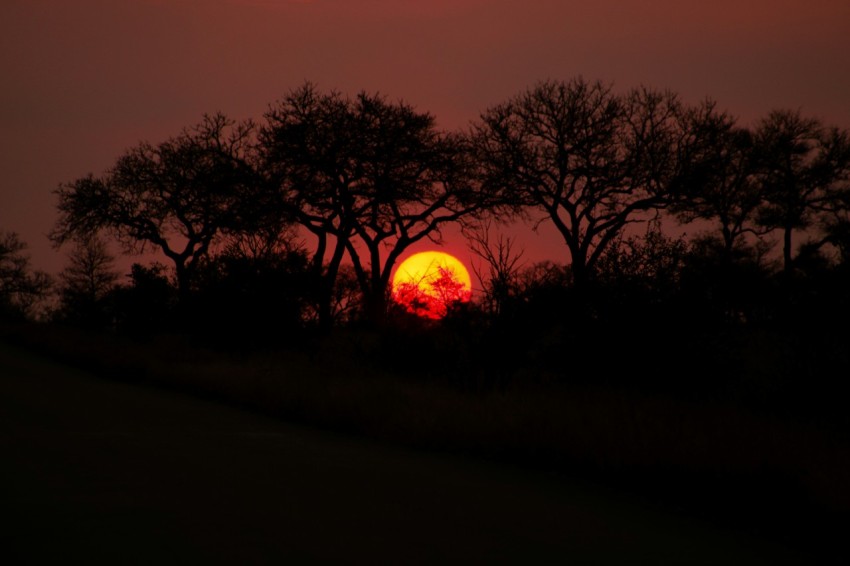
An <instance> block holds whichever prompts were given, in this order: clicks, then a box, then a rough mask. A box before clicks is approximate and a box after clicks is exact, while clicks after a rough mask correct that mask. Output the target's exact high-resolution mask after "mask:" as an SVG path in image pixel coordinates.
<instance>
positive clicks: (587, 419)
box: [0, 325, 850, 544]
mask: <svg viewBox="0 0 850 566" xmlns="http://www.w3.org/2000/svg"><path fill="white" fill-rule="evenodd" d="M0 338H2V339H5V340H7V341H10V342H13V343H15V344H17V345H20V346H25V347H27V348H29V349H31V350H33V351H36V352H38V353H40V354H41V355H43V356H47V357H50V358H53V359H55V360H59V361H62V362H64V363H66V364H69V365H73V366H77V367H82V368H85V369H88V370H90V371H92V372H94V373H96V374H98V375H101V376H104V377H107V378H109V379H121V380H127V381H133V382H142V383H148V384H153V385H156V386H160V387H169V388H174V389H178V390H181V391H184V392H188V393H191V394H193V395H201V396H205V397H209V398H214V399H217V400H220V401H224V402H227V403H231V404H235V405H238V406H241V407H247V408H250V409H252V410H257V411H262V412H263V413H266V414H270V415H274V416H277V417H280V418H282V419H286V420H290V421H295V422H301V423H306V424H310V425H314V426H317V427H321V428H326V429H333V430H337V431H346V432H349V433H353V434H359V435H365V436H368V437H372V438H377V439H381V440H385V441H389V442H394V443H403V444H406V445H409V446H413V447H417V448H422V449H428V450H438V451H446V452H455V453H464V454H470V455H474V456H478V457H481V458H487V459H492V460H497V461H501V462H510V463H514V464H517V463H518V464H521V465H524V466H535V467H543V468H545V469H548V470H552V471H553V472H555V473H561V474H568V475H572V476H576V477H582V478H591V479H593V480H595V481H599V482H601V483H607V484H612V485H616V486H619V487H622V488H624V489H628V490H631V491H634V492H637V493H641V494H644V495H646V496H647V497H649V498H651V499H653V500H657V501H662V502H663V504H665V505H671V506H673V507H676V508H681V509H686V510H687V511H688V512H689V513H697V514H699V515H702V516H706V517H710V518H712V519H714V520H717V521H721V522H723V523H725V524H729V525H735V526H739V527H741V528H744V529H747V530H749V531H756V532H759V533H761V534H765V535H769V536H778V537H785V536H787V535H788V534H789V533H793V534H794V536H796V537H799V538H800V541H801V544H810V543H811V541H812V540H817V541H819V542H818V544H828V543H829V542H830V541H831V540H832V539H833V536H837V535H835V533H837V532H839V531H838V529H840V528H845V526H846V524H847V523H846V521H847V518H848V516H850V473H848V472H850V443H848V439H847V437H846V436H844V435H843V434H841V433H840V432H837V431H836V430H834V429H831V428H828V427H827V428H825V427H821V426H818V424H817V422H808V421H806V420H794V419H787V418H782V417H781V416H780V413H781V412H777V413H773V414H772V413H770V412H760V411H754V410H750V409H748V408H747V407H746V406H745V405H742V404H740V403H736V402H734V401H733V400H729V399H717V398H706V399H699V398H694V397H691V398H683V397H682V396H676V395H672V394H667V393H664V392H662V391H654V392H646V391H644V392H642V391H639V390H636V389H635V388H630V387H624V386H616V385H606V386H594V385H593V384H592V382H588V381H583V382H580V383H564V382H557V381H554V382H553V381H551V380H546V379H542V380H541V379H537V380H529V381H527V382H517V381H513V382H509V383H507V384H502V385H500V386H494V387H483V388H476V387H469V386H468V383H467V384H465V385H464V386H463V387H459V386H455V385H453V384H452V380H451V376H442V377H443V378H442V379H440V378H439V376H437V377H435V376H434V375H433V372H431V374H429V373H428V372H424V373H423V372H421V371H413V370H411V372H410V373H409V374H405V373H404V372H399V371H397V370H392V369H387V367H386V366H381V364H376V363H374V356H375V354H376V353H377V352H379V351H380V347H379V345H378V341H377V339H376V338H374V337H370V336H368V335H363V334H360V335H357V336H345V335H337V336H335V337H333V338H331V339H330V340H332V342H330V343H327V342H326V343H324V344H323V345H321V346H317V347H314V348H311V347H305V348H304V349H302V350H295V349H276V350H266V351H254V352H247V353H246V352H242V353H235V352H230V353H227V352H223V351H220V350H210V349H205V348H202V347H198V346H196V345H193V344H192V343H191V342H189V341H188V340H186V339H185V338H182V337H179V336H160V337H158V338H156V339H152V340H149V341H145V342H141V341H133V340H128V339H124V338H120V337H117V336H112V335H99V334H90V333H85V332H81V331H77V330H70V329H66V328H61V327H57V326H38V325H29V326H16V327H4V328H2V329H0ZM326 352H333V355H324V354H325V353H326ZM429 375H430V377H432V379H429V378H428V376H429ZM423 376H425V377H423ZM803 541H808V542H803Z"/></svg>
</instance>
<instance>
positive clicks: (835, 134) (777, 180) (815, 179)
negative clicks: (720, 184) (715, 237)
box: [756, 110, 850, 273]
mask: <svg viewBox="0 0 850 566" xmlns="http://www.w3.org/2000/svg"><path fill="white" fill-rule="evenodd" d="M756 142H757V144H758V151H759V157H760V172H761V182H762V184H763V191H764V198H765V203H764V205H763V206H762V207H761V209H760V211H759V213H760V215H759V221H760V223H761V224H762V225H763V226H765V227H766V228H768V229H777V230H781V231H782V236H783V245H782V258H783V265H784V270H785V272H786V273H788V272H790V271H791V269H792V268H793V262H794V255H793V234H794V232H795V231H796V230H805V229H807V228H810V227H811V226H812V225H813V224H815V222H816V220H817V219H818V217H822V216H824V215H829V214H831V213H834V212H835V211H836V210H837V209H839V208H840V207H841V206H842V204H841V203H842V198H843V197H842V195H843V192H844V191H846V190H847V182H848V176H850V135H849V134H848V132H847V131H845V130H839V129H838V128H825V127H824V126H823V124H822V123H821V121H820V120H817V119H814V118H806V117H804V116H803V115H802V114H801V113H800V111H790V110H776V111H773V112H771V113H770V114H768V116H767V117H766V118H764V119H763V120H762V121H761V122H760V123H759V124H758V127H757V129H756ZM827 240H828V238H825V239H823V240H821V241H820V242H817V243H816V245H820V244H822V243H825V242H826V241H827Z"/></svg>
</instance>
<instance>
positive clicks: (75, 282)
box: [59, 235, 118, 325]
mask: <svg viewBox="0 0 850 566" xmlns="http://www.w3.org/2000/svg"><path fill="white" fill-rule="evenodd" d="M69 260H70V264H69V265H68V266H67V267H66V268H65V269H63V270H62V272H61V273H60V274H59V279H60V281H61V287H60V295H61V301H62V310H63V312H64V314H65V316H66V317H67V318H69V319H71V320H73V321H76V322H81V323H85V324H93V325H98V324H102V323H104V322H105V320H104V317H105V315H106V312H105V306H106V305H105V300H106V298H107V296H108V295H109V293H110V292H111V291H112V290H113V288H114V287H115V283H116V281H117V280H118V274H117V273H116V272H115V258H114V257H113V256H112V255H111V254H110V253H109V250H108V249H107V246H106V242H104V240H102V239H101V238H99V237H98V236H97V235H93V236H90V237H87V238H82V239H79V240H77V241H76V242H75V246H74V249H73V250H72V251H71V253H70V254H69Z"/></svg>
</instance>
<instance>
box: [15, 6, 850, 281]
mask: <svg viewBox="0 0 850 566" xmlns="http://www.w3.org/2000/svg"><path fill="white" fill-rule="evenodd" d="M848 30H850V2H848V1H847V0H746V1H741V0H735V1H731V0H714V1H713V2H701V1H698V0H594V1H593V2H589V1H587V0H3V8H2V10H0V77H2V88H0V124H2V126H0V127H2V130H0V131H2V136H0V172H2V177H0V230H13V231H15V232H18V233H19V234H20V235H21V236H22V238H23V239H24V240H25V241H26V242H27V243H28V244H29V246H30V251H31V255H32V259H33V263H34V265H35V266H36V267H37V268H39V269H44V270H46V271H49V272H52V273H55V272H57V271H58V270H59V269H61V267H62V266H63V265H64V261H65V260H64V258H65V256H64V251H61V252H57V251H55V250H53V249H52V248H51V246H50V243H49V242H48V241H47V238H46V236H45V234H46V233H47V232H48V231H49V230H50V229H51V227H52V225H53V223H54V221H55V219H56V215H55V209H54V206H55V201H54V198H53V195H52V190H53V189H55V188H56V186H57V185H58V184H59V183H61V182H67V181H72V180H74V179H75V178H77V177H80V176H83V175H85V174H87V173H90V172H91V173H94V174H99V173H101V172H102V171H103V170H104V169H106V168H107V167H109V166H110V165H111V164H112V163H113V162H114V160H115V158H116V157H118V155H119V154H120V153H122V152H123V151H124V150H125V149H126V148H127V147H129V146H132V145H135V144H136V143H138V142H139V141H142V140H147V141H151V142H154V143H156V142H159V141H162V140H164V139H165V138H167V137H168V136H171V135H174V134H176V133H178V132H179V130H180V129H181V128H183V127H184V126H188V125H191V124H194V123H196V122H197V121H198V120H199V119H200V118H201V116H202V114H203V113H205V112H214V111H217V110H221V111H223V112H225V113H227V114H228V115H230V116H231V117H233V118H237V119H242V118H251V117H254V118H259V117H260V116H261V115H262V113H263V111H264V110H265V109H266V108H267V106H268V105H269V104H270V103H272V102H273V101H275V100H277V99H278V98H280V96H281V95H282V94H283V93H285V92H286V91H288V90H289V89H291V88H295V87H297V86H299V85H301V84H302V83H303V82H304V81H305V80H311V81H313V82H315V83H317V84H318V86H319V87H320V88H323V89H337V90H340V91H343V92H346V93H349V94H355V93H356V92H357V91H360V90H367V91H370V92H374V91H379V92H382V93H384V94H386V95H387V96H389V97H390V98H391V99H403V100H405V101H407V102H409V103H412V104H413V105H415V106H416V107H417V108H418V109H420V110H423V111H429V112H431V113H433V114H434V115H435V116H436V117H437V119H438V122H439V124H440V125H441V126H442V127H445V128H462V127H465V126H466V125H467V124H468V123H469V122H470V121H471V120H474V119H475V118H476V117H477V116H478V114H479V113H480V112H481V111H483V110H484V109H486V108H487V107H488V106H490V105H493V104H496V103H499V102H502V101H503V100H505V99H507V98H509V97H510V96H513V95H514V94H516V93H518V92H519V91H521V90H523V89H525V88H527V87H529V86H531V85H533V84H534V83H535V82H537V81H538V80H541V79H547V78H552V79H569V78H571V77H573V76H575V75H579V74H580V75H583V76H584V77H585V78H588V79H593V80H595V79H600V80H603V81H606V82H612V83H613V84H614V87H615V89H623V90H625V89H628V88H631V87H634V86H638V85H641V84H643V85H647V86H651V87H655V88H669V89H671V90H674V91H676V92H678V93H679V94H680V95H681V96H682V97H683V99H684V100H686V101H690V102H695V101H698V100H700V99H702V98H704V97H711V98H714V99H715V100H717V101H718V103H719V104H720V106H721V107H723V108H725V109H727V110H729V111H730V112H731V113H732V114H734V115H736V116H738V117H739V118H740V119H741V121H742V122H743V123H750V122H751V121H752V120H754V119H757V118H758V117H760V116H762V115H764V114H766V113H767V111H768V110H770V109H773V108H801V109H802V110H803V111H804V113H806V114H808V115H811V116H815V117H819V118H822V119H823V120H824V121H825V122H826V123H828V124H831V125H837V126H840V127H844V128H850V32H848ZM516 234H517V236H518V237H519V239H520V242H521V245H522V246H523V247H525V248H526V250H527V251H526V257H527V258H528V259H529V260H530V261H536V260H540V259H553V260H556V261H566V260H567V254H566V250H565V248H564V246H563V244H562V243H561V242H560V241H559V240H558V238H557V236H556V234H555V232H554V230H552V229H551V228H550V227H548V226H547V225H545V224H544V225H543V226H542V227H541V228H540V231H539V233H538V234H534V233H532V232H531V230H530V229H526V228H523V227H519V228H517V229H516ZM447 249H448V250H449V251H451V252H452V253H454V254H455V255H457V256H458V257H460V258H461V259H462V260H465V261H466V260H468V258H469V254H468V252H466V251H465V248H464V244H463V242H460V241H457V240H454V241H452V242H450V244H449V245H448V246H447ZM411 251H420V250H419V249H418V248H417V249H416V250H411Z"/></svg>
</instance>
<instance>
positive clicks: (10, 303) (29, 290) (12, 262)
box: [0, 232, 52, 318]
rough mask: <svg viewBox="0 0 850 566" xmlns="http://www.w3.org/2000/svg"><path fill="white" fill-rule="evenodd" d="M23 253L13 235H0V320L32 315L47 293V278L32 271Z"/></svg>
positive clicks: (7, 233)
mask: <svg viewBox="0 0 850 566" xmlns="http://www.w3.org/2000/svg"><path fill="white" fill-rule="evenodd" d="M26 249H27V245H26V244H25V243H24V242H23V241H21V239H20V237H19V236H18V235H17V234H16V233H15V232H0V318H25V317H27V316H30V315H32V314H33V312H32V310H33V307H34V306H35V304H36V303H37V302H38V301H39V300H42V299H44V298H45V296H46V295H47V292H48V291H49V290H50V287H51V284H52V283H51V280H50V277H49V276H48V275H47V274H46V273H43V272H41V271H34V270H32V268H31V267H30V258H29V256H28V255H27V254H26Z"/></svg>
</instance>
